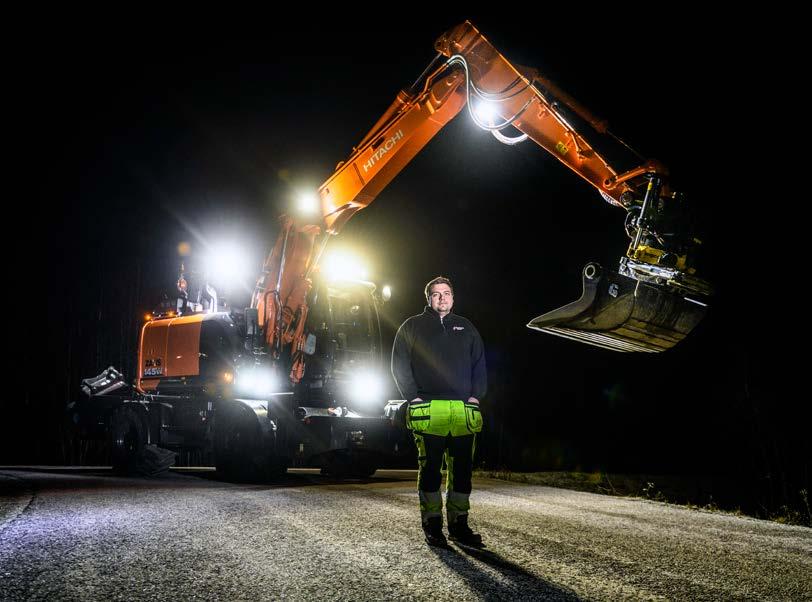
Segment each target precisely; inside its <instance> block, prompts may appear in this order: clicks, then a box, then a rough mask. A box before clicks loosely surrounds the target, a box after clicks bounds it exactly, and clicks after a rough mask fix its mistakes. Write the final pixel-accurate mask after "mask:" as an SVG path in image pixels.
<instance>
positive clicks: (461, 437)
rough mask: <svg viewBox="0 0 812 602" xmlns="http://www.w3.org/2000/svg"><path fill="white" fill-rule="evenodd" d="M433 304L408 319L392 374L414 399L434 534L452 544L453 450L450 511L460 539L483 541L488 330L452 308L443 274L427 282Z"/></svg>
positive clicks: (421, 478)
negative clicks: (480, 466)
mask: <svg viewBox="0 0 812 602" xmlns="http://www.w3.org/2000/svg"><path fill="white" fill-rule="evenodd" d="M424 292H425V295H426V301H427V303H428V305H427V306H426V308H425V309H424V310H423V313H422V314H419V315H417V316H412V317H411V318H409V319H407V320H406V321H405V322H404V323H403V324H402V325H401V327H400V329H399V330H398V332H397V335H396V336H395V344H394V347H393V348H392V375H393V376H394V377H395V383H397V386H398V389H399V390H400V393H401V395H402V396H403V398H404V399H406V403H407V404H408V408H407V412H406V425H407V426H408V427H409V429H411V430H412V432H413V433H414V439H415V443H416V444H417V460H418V464H419V472H418V476H417V490H418V494H419V496H420V515H421V518H422V519H423V531H424V533H425V534H426V541H427V542H428V544H429V545H433V546H446V545H448V544H447V542H446V538H445V535H443V514H442V510H443V498H442V495H441V494H440V481H441V480H442V475H441V474H440V469H441V467H442V463H443V457H444V456H445V462H446V466H447V468H448V476H447V479H446V513H447V516H448V534H449V537H450V538H451V540H452V541H457V542H459V543H462V544H466V545H471V546H477V547H481V546H482V537H481V536H480V535H479V534H478V533H474V532H473V531H472V530H471V528H470V527H469V526H468V508H469V507H470V505H469V502H468V498H469V496H470V494H471V470H472V468H473V454H474V444H475V440H476V433H478V432H479V431H481V430H482V414H481V413H480V410H479V400H480V399H482V397H483V396H484V395H485V391H486V389H487V373H486V371H485V351H484V347H483V345H482V337H480V336H479V332H477V329H476V328H475V327H474V325H473V324H471V322H469V321H468V320H466V319H465V318H463V317H461V316H458V315H456V314H453V313H451V308H452V307H453V306H454V289H453V287H452V285H451V281H450V280H449V279H448V278H444V277H442V276H438V277H437V278H434V279H433V280H431V281H430V282H429V283H428V284H427V285H426V289H425V291H424Z"/></svg>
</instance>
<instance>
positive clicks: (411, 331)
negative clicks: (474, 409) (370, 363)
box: [392, 306, 488, 401]
mask: <svg viewBox="0 0 812 602" xmlns="http://www.w3.org/2000/svg"><path fill="white" fill-rule="evenodd" d="M392 376H394V377H395V383H396V384H397V386H398V389H399V390H400V394H401V395H402V396H403V398H404V399H405V400H407V401H411V400H412V399H415V398H417V397H419V398H421V399H424V400H428V399H462V400H463V401H467V400H468V398H469V397H476V398H477V399H482V397H483V396H484V395H485V392H486V390H487V387H488V377H487V372H486V370H485V349H484V346H483V344H482V337H481V336H480V335H479V332H477V329H476V328H475V327H474V325H473V324H471V322H469V321H468V320H466V319H465V318H463V317H462V316H458V315H456V314H452V313H449V314H446V316H445V317H444V318H441V317H440V314H438V313H437V312H436V311H434V310H433V309H431V307H429V306H426V308H425V309H424V310H423V313H422V314H419V315H417V316H412V317H411V318H408V319H407V320H406V321H405V322H404V323H403V324H402V325H401V327H400V329H399V330H398V333H397V335H395V344H394V346H393V348H392Z"/></svg>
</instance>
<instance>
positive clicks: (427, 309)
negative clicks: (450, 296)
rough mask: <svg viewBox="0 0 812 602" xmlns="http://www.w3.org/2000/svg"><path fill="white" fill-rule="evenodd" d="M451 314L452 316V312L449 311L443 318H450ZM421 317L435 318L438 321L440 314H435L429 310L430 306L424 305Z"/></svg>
mask: <svg viewBox="0 0 812 602" xmlns="http://www.w3.org/2000/svg"><path fill="white" fill-rule="evenodd" d="M453 314H454V312H453V311H450V312H448V313H447V314H446V315H445V317H446V318H447V317H448V316H451V315H453ZM423 315H424V316H433V317H435V318H437V319H438V320H439V319H440V314H439V313H437V312H436V311H434V310H433V309H432V308H431V305H426V307H425V308H424V309H423Z"/></svg>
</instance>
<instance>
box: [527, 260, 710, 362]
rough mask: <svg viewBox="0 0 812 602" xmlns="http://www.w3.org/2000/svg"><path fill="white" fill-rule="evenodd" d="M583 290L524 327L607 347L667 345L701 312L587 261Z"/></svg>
mask: <svg viewBox="0 0 812 602" xmlns="http://www.w3.org/2000/svg"><path fill="white" fill-rule="evenodd" d="M583 286H584V291H583V294H582V295H581V298H580V299H578V300H577V301H574V302H573V303H570V304H569V305H565V306H564V307H560V308H558V309H555V310H553V311H551V312H548V313H546V314H543V315H541V316H539V317H537V318H534V319H533V320H531V321H530V323H528V324H527V327H528V328H533V329H535V330H540V331H541V332H546V333H549V334H554V335H556V336H560V337H565V338H568V339H573V340H575V341H579V342H581V343H586V344H588V345H595V346H596V347H603V348H604V349H611V350H612V351H645V352H649V353H657V352H660V351H665V350H666V349H670V348H671V347H673V346H674V345H676V344H677V343H679V342H680V341H681V340H682V339H684V338H685V336H686V335H687V334H688V333H689V332H691V331H692V330H693V329H694V327H695V326H696V325H697V324H699V321H700V320H701V319H702V318H703V317H704V315H705V312H706V310H707V306H706V305H704V304H703V303H700V302H697V301H692V300H690V299H686V298H685V297H683V296H682V295H680V294H679V293H676V292H673V291H671V290H669V289H667V288H665V287H661V286H655V285H652V284H648V283H645V282H641V281H639V280H634V279H633V278H629V277H627V276H623V275H621V274H617V273H615V272H608V271H606V272H605V271H604V270H603V269H602V268H601V266H600V265H598V264H597V263H588V264H587V265H586V266H585V267H584V271H583Z"/></svg>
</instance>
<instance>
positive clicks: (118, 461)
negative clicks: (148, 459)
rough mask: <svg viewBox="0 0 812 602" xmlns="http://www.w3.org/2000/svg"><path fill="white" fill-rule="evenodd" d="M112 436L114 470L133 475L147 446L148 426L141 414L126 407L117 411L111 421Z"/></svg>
mask: <svg viewBox="0 0 812 602" xmlns="http://www.w3.org/2000/svg"><path fill="white" fill-rule="evenodd" d="M110 435H111V459H112V464H113V470H114V471H115V472H117V473H119V474H133V473H134V472H135V471H136V465H137V463H138V459H139V458H140V457H141V455H142V454H143V453H144V447H145V446H146V444H147V425H146V424H145V422H144V420H143V418H142V416H141V414H139V413H138V411H136V410H135V409H133V408H128V407H126V405H125V406H122V407H120V408H118V409H116V410H115V412H113V415H112V418H111V421H110Z"/></svg>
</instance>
